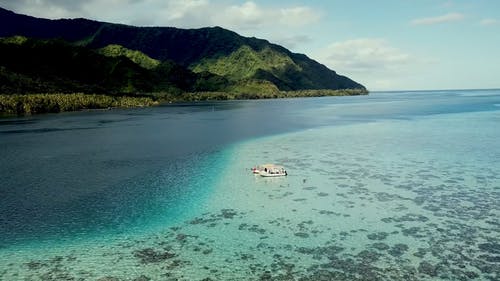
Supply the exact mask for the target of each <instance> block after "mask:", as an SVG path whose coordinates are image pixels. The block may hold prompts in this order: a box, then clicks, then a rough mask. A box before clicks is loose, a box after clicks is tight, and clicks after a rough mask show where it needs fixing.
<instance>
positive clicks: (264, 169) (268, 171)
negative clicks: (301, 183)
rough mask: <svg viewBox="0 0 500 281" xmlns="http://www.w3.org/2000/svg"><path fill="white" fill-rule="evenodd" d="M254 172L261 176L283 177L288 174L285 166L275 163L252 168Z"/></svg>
mask: <svg viewBox="0 0 500 281" xmlns="http://www.w3.org/2000/svg"><path fill="white" fill-rule="evenodd" d="M252 172H253V173H254V174H256V175H260V176H261V177H283V176H287V175H288V173H287V172H286V170H285V168H284V167H283V166H279V165H274V164H264V165H260V166H257V167H255V168H252Z"/></svg>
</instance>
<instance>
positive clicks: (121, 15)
mask: <svg viewBox="0 0 500 281" xmlns="http://www.w3.org/2000/svg"><path fill="white" fill-rule="evenodd" d="M0 6H1V7H4V8H6V9H9V10H13V11H15V12H18V13H24V14H29V15H33V16H37V17H45V18H52V19H55V18H75V17H85V18H91V19H95V20H101V21H109V22H117V23H124V24H131V25H140V26H175V27H182V28H197V27H204V26H222V27H224V28H228V29H231V30H234V31H236V32H238V33H239V34H241V35H244V36H255V37H259V38H264V39H267V40H269V41H271V42H274V43H278V44H281V45H284V46H285V47H287V48H289V49H290V50H292V51H294V52H298V53H304V54H306V55H308V56H309V57H311V58H313V59H315V60H317V61H319V62H321V63H323V64H325V65H327V66H328V67H330V68H331V69H334V70H335V71H337V72H338V73H340V74H344V75H347V76H349V77H351V78H353V79H354V80H356V81H358V82H360V83H362V84H364V85H365V86H366V87H368V88H369V89H370V90H425V89H459V88H460V89H471V88H500V1H499V0H377V1H365V0H325V1H319V0H309V1H306V0H291V1H284V0H268V1H264V0H253V1H238V0H102V1H101V0H86V1H80V0H0Z"/></svg>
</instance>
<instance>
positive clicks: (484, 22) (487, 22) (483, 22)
mask: <svg viewBox="0 0 500 281" xmlns="http://www.w3.org/2000/svg"><path fill="white" fill-rule="evenodd" d="M479 24H480V25H485V26H487V25H497V24H500V20H497V19H491V18H488V19H482V20H481V21H480V22H479Z"/></svg>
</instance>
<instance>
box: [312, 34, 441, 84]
mask: <svg viewBox="0 0 500 281" xmlns="http://www.w3.org/2000/svg"><path fill="white" fill-rule="evenodd" d="M313 57H314V59H316V60H317V61H319V62H321V63H323V64H325V65H326V66H328V67H329V68H330V69H333V70H335V71H336V72H337V73H339V74H341V75H346V76H348V77H350V78H352V79H354V80H355V81H358V82H360V83H362V84H363V85H364V86H366V87H367V88H368V89H370V90H387V89H405V88H408V87H409V85H406V84H402V83H403V82H402V81H407V80H408V79H409V77H412V76H415V75H416V74H417V73H421V72H422V71H423V70H424V69H425V68H426V67H428V66H429V65H430V64H433V63H436V62H435V61H432V60H429V59H423V58H420V57H416V56H414V55H412V54H410V53H409V52H406V51H404V50H401V49H399V48H397V47H394V46H392V45H391V44H390V42H388V41H387V40H385V39H382V38H358V39H352V40H347V41H342V42H335V43H332V44H330V45H329V46H327V47H326V48H323V49H322V50H320V51H319V52H317V53H316V54H314V55H313Z"/></svg>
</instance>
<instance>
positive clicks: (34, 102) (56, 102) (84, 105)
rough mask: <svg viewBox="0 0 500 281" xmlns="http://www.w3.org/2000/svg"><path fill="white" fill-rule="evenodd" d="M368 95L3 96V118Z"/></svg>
mask: <svg viewBox="0 0 500 281" xmlns="http://www.w3.org/2000/svg"><path fill="white" fill-rule="evenodd" d="M368 93H369V92H368V90H365V89H343V90H328V89H323V90H299V91H280V92H277V93H265V94H249V93H230V92H190V93H184V94H181V95H174V94H170V93H151V94H141V95H136V96H130V95H107V94H84V93H70V94H63V93H50V94H49V93H42V94H13V95H8V94H0V118H6V117H16V116H26V115H28V116H29V115H35V114H44V113H60V112H72V111H82V110H106V109H112V108H132V107H150V106H157V105H160V104H168V103H170V104H171V103H182V102H198V101H223V100H255V99H282V98H304V97H325V96H358V95H368Z"/></svg>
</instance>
